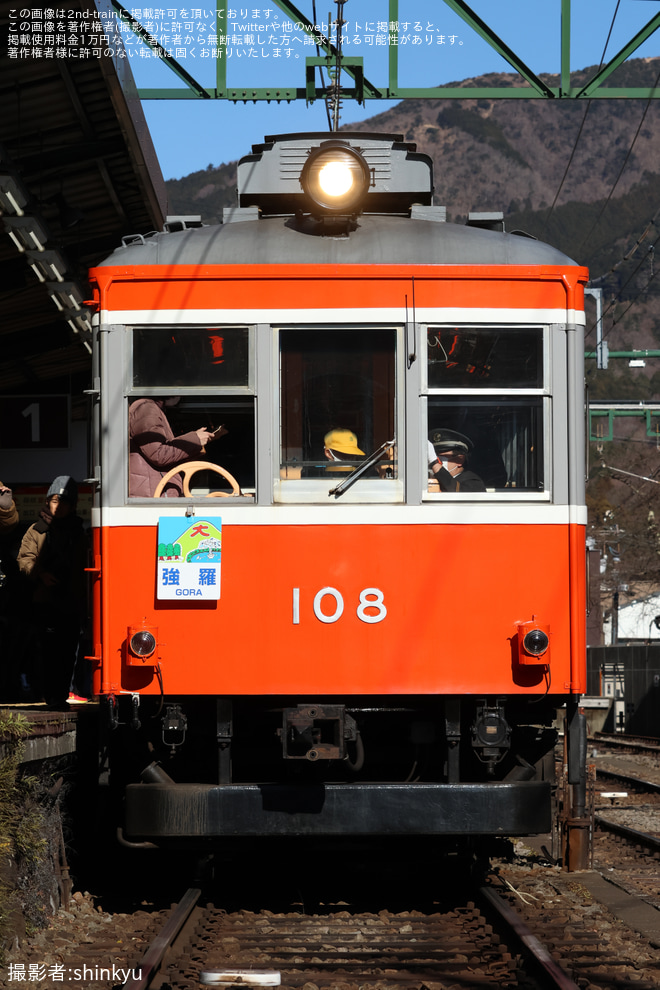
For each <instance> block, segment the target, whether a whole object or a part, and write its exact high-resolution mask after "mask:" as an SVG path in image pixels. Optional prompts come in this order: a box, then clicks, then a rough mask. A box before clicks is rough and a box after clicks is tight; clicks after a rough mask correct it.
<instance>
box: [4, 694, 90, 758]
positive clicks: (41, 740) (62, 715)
mask: <svg viewBox="0 0 660 990" xmlns="http://www.w3.org/2000/svg"><path fill="white" fill-rule="evenodd" d="M98 708H99V705H98V702H95V701H88V702H86V703H85V704H81V705H71V706H70V708H69V710H68V711H50V710H49V709H48V707H47V706H46V705H44V704H0V713H4V712H13V713H15V714H20V715H22V716H23V717H24V718H25V719H26V720H27V721H28V722H29V724H30V733H29V735H28V736H27V737H26V738H23V739H22V740H21V744H22V755H21V763H32V762H34V761H37V760H49V759H54V758H58V757H62V756H69V755H71V756H72V755H73V754H75V752H76V748H77V742H78V723H79V721H83V722H85V723H86V724H88V723H89V720H90V719H94V720H96V718H97V716H98ZM11 745H12V741H11V739H8V738H7V737H4V738H3V735H2V731H1V730H0V760H1V759H4V758H5V756H6V755H7V753H8V750H9V747H10V746H11Z"/></svg>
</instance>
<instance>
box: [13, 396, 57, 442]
mask: <svg viewBox="0 0 660 990" xmlns="http://www.w3.org/2000/svg"><path fill="white" fill-rule="evenodd" d="M68 446H69V397H68V395H6V396H3V397H2V398H0V448H2V449H3V450H48V449H51V450H55V449H66V448H67V447H68Z"/></svg>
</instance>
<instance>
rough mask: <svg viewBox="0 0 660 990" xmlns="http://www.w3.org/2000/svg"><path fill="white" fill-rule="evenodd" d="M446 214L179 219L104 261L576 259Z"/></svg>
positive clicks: (131, 240)
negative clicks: (200, 222) (338, 223)
mask: <svg viewBox="0 0 660 990" xmlns="http://www.w3.org/2000/svg"><path fill="white" fill-rule="evenodd" d="M234 212H236V213H242V212H244V211H240V210H239V211H234ZM245 212H247V211H245ZM439 216H441V214H440V213H439V208H437V207H427V208H424V207H418V208H417V209H415V208H413V216H412V217H401V216H379V215H362V216H359V217H357V218H356V219H355V220H354V221H353V223H352V224H351V229H350V230H348V231H343V230H336V231H333V228H332V226H328V225H323V224H319V223H317V222H315V221H313V220H312V219H311V218H304V219H298V220H296V219H295V218H294V217H291V216H288V217H287V216H271V217H260V218H259V219H245V220H243V221H242V222H229V223H223V224H217V225H213V226H193V227H186V226H185V225H181V224H173V225H172V226H173V227H177V226H178V227H181V226H183V228H184V229H171V230H166V231H164V232H160V233H153V234H149V235H145V236H143V235H135V236H132V237H126V238H124V241H123V243H122V246H121V247H119V248H117V250H115V251H114V252H113V253H112V254H111V255H110V256H109V257H108V258H106V259H105V261H103V262H101V263H100V264H99V265H98V266H97V267H99V268H103V267H106V266H112V267H115V266H122V267H124V266H140V267H141V266H145V265H148V266H152V265H156V266H158V265H163V266H171V265H266V264H291V265H322V264H342V265H351V264H356V265H357V264H364V263H369V264H388V265H552V266H555V265H556V266H562V267H565V266H572V265H575V264H576V262H575V261H573V260H572V259H571V258H569V257H568V256H567V255H565V254H564V253H563V252H561V251H559V250H557V249H556V248H553V247H551V246H550V245H549V244H545V243H544V242H542V241H537V240H535V239H534V238H532V237H529V236H525V235H522V234H520V233H515V232H513V233H506V232H504V231H501V230H489V229H483V228H481V227H478V226H470V225H467V224H466V225H461V224H454V223H447V222H445V221H443V220H441V219H439V218H438V217H439ZM427 217H428V218H427Z"/></svg>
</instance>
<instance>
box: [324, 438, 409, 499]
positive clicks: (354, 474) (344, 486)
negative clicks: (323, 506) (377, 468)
mask: <svg viewBox="0 0 660 990" xmlns="http://www.w3.org/2000/svg"><path fill="white" fill-rule="evenodd" d="M395 443H396V440H386V441H385V443H382V444H381V445H380V447H379V448H378V450H374V452H373V454H369V456H368V457H367V458H366V460H364V461H363V462H362V464H358V466H357V467H356V468H354V469H353V470H352V471H351V473H350V474H349V475H348V477H347V478H344V480H343V481H342V482H341V484H339V485H337V486H336V487H335V488H331V489H330V491H329V492H328V495H334V496H335V498H341V496H342V495H343V494H344V492H347V491H348V489H349V488H350V487H351V485H354V484H355V482H356V481H357V480H358V478H361V477H362V475H363V474H364V472H365V471H368V470H369V468H370V467H372V465H374V464H375V463H376V461H379V460H380V459H381V457H382V456H383V454H384V453H385V451H386V450H391V449H392V447H393V446H394V444H395Z"/></svg>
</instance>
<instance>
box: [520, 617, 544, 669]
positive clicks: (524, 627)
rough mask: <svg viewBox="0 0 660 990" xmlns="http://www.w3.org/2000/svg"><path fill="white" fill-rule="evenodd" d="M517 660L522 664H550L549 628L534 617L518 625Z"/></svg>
mask: <svg viewBox="0 0 660 990" xmlns="http://www.w3.org/2000/svg"><path fill="white" fill-rule="evenodd" d="M517 625H518V659H519V661H520V663H522V664H549V663H550V626H549V625H548V624H547V623H545V622H541V621H539V620H538V619H537V618H536V616H534V617H533V619H532V621H531V622H519V623H518V624H517Z"/></svg>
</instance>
